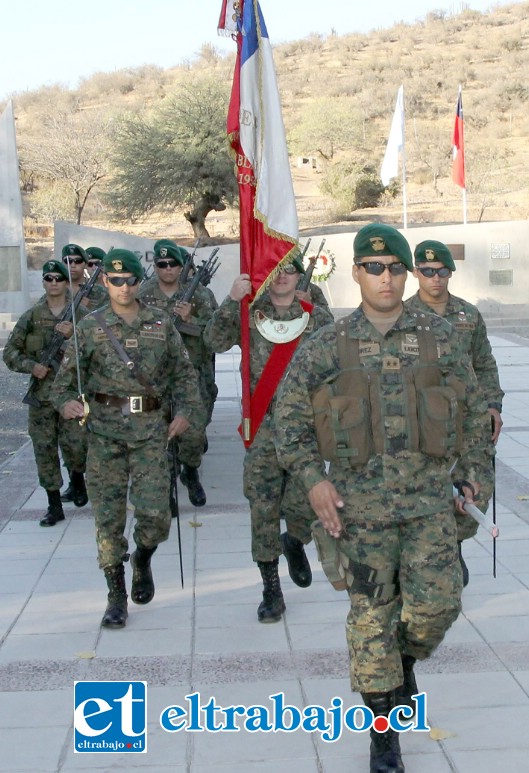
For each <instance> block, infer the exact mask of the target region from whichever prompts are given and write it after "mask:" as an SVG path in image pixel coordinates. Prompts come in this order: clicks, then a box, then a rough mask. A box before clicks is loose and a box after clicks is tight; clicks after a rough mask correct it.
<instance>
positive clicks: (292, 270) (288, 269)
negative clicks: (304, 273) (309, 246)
mask: <svg viewBox="0 0 529 773" xmlns="http://www.w3.org/2000/svg"><path fill="white" fill-rule="evenodd" d="M281 271H282V273H283V274H297V273H298V270H297V268H296V267H295V266H294V264H293V263H288V264H287V265H286V266H283V267H282V269H281Z"/></svg>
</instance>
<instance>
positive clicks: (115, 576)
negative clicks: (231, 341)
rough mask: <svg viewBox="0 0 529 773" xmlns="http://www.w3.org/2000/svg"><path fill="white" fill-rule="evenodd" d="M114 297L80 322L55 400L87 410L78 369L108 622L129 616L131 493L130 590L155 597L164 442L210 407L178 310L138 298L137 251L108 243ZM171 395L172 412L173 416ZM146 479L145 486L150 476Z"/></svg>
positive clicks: (143, 598)
mask: <svg viewBox="0 0 529 773" xmlns="http://www.w3.org/2000/svg"><path fill="white" fill-rule="evenodd" d="M103 266H104V270H105V272H106V273H105V278H104V282H105V287H106V289H107V290H108V294H109V299H110V303H109V305H107V306H104V307H103V308H102V309H101V310H100V311H96V312H93V313H91V314H89V315H88V316H87V317H86V318H85V319H83V320H82V321H81V322H80V323H79V325H78V328H77V332H78V360H77V359H76V352H75V350H74V349H73V348H72V347H70V348H69V349H68V350H67V352H66V355H65V357H64V359H63V362H62V364H61V368H60V370H59V373H58V374H57V377H56V381H55V391H54V398H53V399H54V405H55V407H56V409H57V410H60V412H61V413H62V415H63V416H64V418H65V419H69V420H72V424H76V423H77V421H76V420H78V419H81V418H82V417H83V416H84V406H83V403H82V402H81V401H80V400H79V397H78V393H77V383H78V378H79V379H80V381H81V384H82V385H83V390H84V395H85V397H86V399H87V401H88V405H89V408H90V411H89V415H88V427H89V430H90V431H89V443H88V461H87V483H88V491H89V494H90V500H91V502H92V508H93V511H94V516H95V525H96V539H97V547H98V560H99V566H100V568H101V569H103V571H104V573H105V578H106V581H107V585H108V591H109V592H108V605H107V608H106V610H105V613H104V615H103V619H102V621H101V624H102V625H103V626H106V627H110V628H122V627H123V626H124V625H125V623H126V618H127V614H128V609H127V589H126V585H125V568H124V562H125V561H127V560H128V558H129V554H128V541H127V539H126V537H125V535H124V530H125V526H126V518H127V492H128V488H129V480H130V501H131V502H132V503H133V505H134V506H135V513H134V514H135V526H134V542H135V543H136V550H135V552H134V553H133V554H132V557H131V562H132V570H133V574H132V588H131V598H132V601H133V602H134V603H135V604H148V603H149V602H150V601H151V599H152V598H153V596H154V590H155V588H154V581H153V577H152V570H151V565H150V564H151V557H152V555H153V553H154V552H155V550H156V548H157V547H158V545H159V544H160V542H163V541H164V540H166V539H167V537H168V535H169V531H170V524H171V513H170V508H169V469H168V461H167V452H166V447H167V442H168V440H170V439H172V438H173V437H176V436H178V437H181V436H183V435H185V434H187V433H190V434H192V433H196V434H200V433H201V431H202V424H203V416H202V409H201V405H200V400H199V396H198V385H197V380H196V376H195V372H194V369H193V367H192V365H191V363H190V361H189V357H188V355H187V352H186V350H185V347H184V345H183V343H182V340H181V338H180V335H179V334H178V333H177V332H176V330H175V328H174V325H173V323H172V322H171V319H170V318H169V317H168V316H167V314H165V313H164V312H163V311H160V310H159V309H155V308H153V307H150V306H145V305H144V304H143V303H140V302H138V300H137V298H136V296H137V292H138V289H139V283H140V280H141V278H142V276H143V269H142V266H141V263H140V261H139V260H138V258H137V256H136V255H135V254H134V253H133V252H129V251H128V250H124V249H114V250H111V251H110V252H109V253H108V254H107V255H106V256H105V258H104V259H103ZM169 402H171V403H172V405H173V416H174V418H173V419H172V421H171V423H170V424H169V423H168V413H169V411H168V406H169ZM146 481H148V485H146Z"/></svg>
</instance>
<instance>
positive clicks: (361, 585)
mask: <svg viewBox="0 0 529 773" xmlns="http://www.w3.org/2000/svg"><path fill="white" fill-rule="evenodd" d="M348 563H349V566H348V571H349V572H350V573H351V574H352V577H353V581H352V583H351V584H350V585H349V588H348V590H349V593H360V594H361V595H362V596H368V597H369V598H371V599H377V600H378V601H385V602H388V601H391V600H392V599H394V598H396V597H397V596H398V595H399V593H400V585H399V573H398V572H397V571H395V570H394V569H372V568H371V567H370V566H367V565H366V564H359V563H357V562H356V561H349V562H348Z"/></svg>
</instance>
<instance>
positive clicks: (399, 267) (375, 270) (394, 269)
mask: <svg viewBox="0 0 529 773" xmlns="http://www.w3.org/2000/svg"><path fill="white" fill-rule="evenodd" d="M355 265H357V266H362V267H363V268H365V271H366V274H373V275H374V276H382V274H383V273H384V271H385V270H386V269H387V270H388V271H389V273H390V274H392V276H399V274H405V273H406V271H407V270H408V267H407V266H406V265H405V264H404V263H400V262H399V263H381V262H380V261H378V260H369V261H367V262H366V263H356V264H355Z"/></svg>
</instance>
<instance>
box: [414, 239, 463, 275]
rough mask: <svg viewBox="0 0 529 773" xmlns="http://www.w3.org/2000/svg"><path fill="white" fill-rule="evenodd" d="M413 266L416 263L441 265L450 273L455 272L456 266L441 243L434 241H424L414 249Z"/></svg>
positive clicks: (450, 254) (444, 245) (448, 251)
mask: <svg viewBox="0 0 529 773" xmlns="http://www.w3.org/2000/svg"><path fill="white" fill-rule="evenodd" d="M413 255H414V257H415V265H417V263H435V262H438V263H442V264H443V266H446V267H447V268H449V269H450V271H455V270H456V264H455V263H454V259H453V257H452V253H451V252H450V250H449V249H448V247H447V246H446V244H443V242H437V241H435V239H426V241H424V242H421V243H420V244H418V245H417V246H416V247H415V250H414V252H413Z"/></svg>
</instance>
